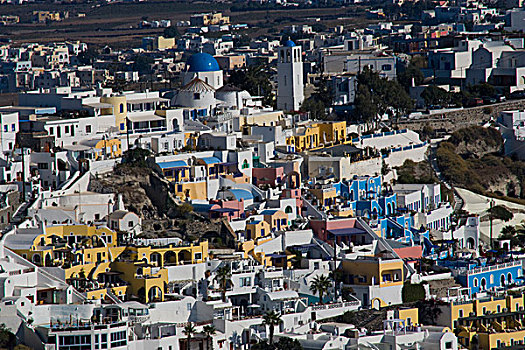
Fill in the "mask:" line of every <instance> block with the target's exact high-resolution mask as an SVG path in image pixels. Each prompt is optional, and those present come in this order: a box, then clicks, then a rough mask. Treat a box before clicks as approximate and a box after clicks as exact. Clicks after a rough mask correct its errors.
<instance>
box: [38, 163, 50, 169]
mask: <svg viewBox="0 0 525 350" xmlns="http://www.w3.org/2000/svg"><path fill="white" fill-rule="evenodd" d="M37 166H38V169H40V170H46V169H49V164H47V163H38V165H37Z"/></svg>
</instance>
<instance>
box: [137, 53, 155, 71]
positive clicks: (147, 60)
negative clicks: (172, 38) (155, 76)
mask: <svg viewBox="0 0 525 350" xmlns="http://www.w3.org/2000/svg"><path fill="white" fill-rule="evenodd" d="M154 61H155V60H154V59H153V58H152V57H150V56H146V55H136V56H135V57H134V58H133V64H132V69H133V70H135V71H138V72H139V74H151V72H152V70H151V65H152V64H153V62H154Z"/></svg>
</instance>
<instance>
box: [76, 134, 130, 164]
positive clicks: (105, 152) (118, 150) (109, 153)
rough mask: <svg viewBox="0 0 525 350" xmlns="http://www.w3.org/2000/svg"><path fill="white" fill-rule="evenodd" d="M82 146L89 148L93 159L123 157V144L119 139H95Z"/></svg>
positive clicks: (83, 143) (84, 142)
mask: <svg viewBox="0 0 525 350" xmlns="http://www.w3.org/2000/svg"><path fill="white" fill-rule="evenodd" d="M82 145H84V146H87V147H89V150H91V152H92V159H94V160H97V159H100V158H106V159H107V158H118V157H121V156H122V142H121V141H120V140H119V139H109V140H106V139H94V140H87V141H83V142H82Z"/></svg>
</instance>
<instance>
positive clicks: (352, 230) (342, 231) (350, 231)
mask: <svg viewBox="0 0 525 350" xmlns="http://www.w3.org/2000/svg"><path fill="white" fill-rule="evenodd" d="M328 233H330V234H332V235H334V236H352V235H357V234H362V233H366V231H365V230H362V229H360V228H357V227H348V228H338V229H334V230H328Z"/></svg>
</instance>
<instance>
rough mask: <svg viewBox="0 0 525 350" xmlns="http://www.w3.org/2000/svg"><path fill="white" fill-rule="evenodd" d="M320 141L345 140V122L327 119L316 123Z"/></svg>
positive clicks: (336, 141) (338, 141)
mask: <svg viewBox="0 0 525 350" xmlns="http://www.w3.org/2000/svg"><path fill="white" fill-rule="evenodd" d="M317 125H318V127H319V132H320V135H319V137H320V140H321V143H323V144H327V143H341V142H344V141H346V122H345V121H327V122H322V123H318V124H317Z"/></svg>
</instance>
